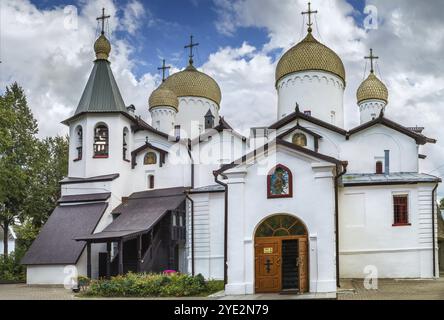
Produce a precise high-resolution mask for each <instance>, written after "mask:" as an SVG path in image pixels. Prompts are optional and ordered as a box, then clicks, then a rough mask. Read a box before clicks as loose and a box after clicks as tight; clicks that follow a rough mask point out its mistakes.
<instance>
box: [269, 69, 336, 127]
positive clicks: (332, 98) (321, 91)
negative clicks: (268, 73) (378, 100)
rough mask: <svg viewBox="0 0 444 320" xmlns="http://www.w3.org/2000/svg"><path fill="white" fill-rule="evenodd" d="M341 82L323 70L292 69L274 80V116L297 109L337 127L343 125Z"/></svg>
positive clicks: (283, 115) (281, 116)
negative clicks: (276, 92)
mask: <svg viewBox="0 0 444 320" xmlns="http://www.w3.org/2000/svg"><path fill="white" fill-rule="evenodd" d="M344 87H345V85H344V82H343V80H342V79H341V78H339V77H338V76H336V75H333V74H331V73H328V72H323V71H304V72H295V73H292V74H290V75H287V76H285V77H284V78H282V79H281V80H279V82H278V83H277V91H278V120H280V119H282V118H283V117H285V116H286V115H289V114H291V113H292V112H294V110H295V107H296V103H298V104H299V109H300V110H301V111H302V112H303V111H308V110H309V111H311V115H312V116H314V117H316V118H318V119H321V120H323V121H325V122H328V123H331V124H333V125H336V126H338V127H341V128H343V127H344V107H343V100H344Z"/></svg>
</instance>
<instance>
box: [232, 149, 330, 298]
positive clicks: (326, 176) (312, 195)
mask: <svg viewBox="0 0 444 320" xmlns="http://www.w3.org/2000/svg"><path fill="white" fill-rule="evenodd" d="M270 154H271V153H270ZM277 163H279V164H283V165H285V166H286V167H288V168H289V169H290V170H291V172H292V174H293V192H294V196H293V198H280V199H267V177H266V173H268V170H265V171H264V172H266V173H265V174H264V173H262V174H261V173H259V174H258V171H257V169H258V167H259V165H258V164H253V165H251V166H240V167H238V168H235V169H231V170H229V171H227V172H226V173H225V174H226V175H227V176H228V180H227V181H225V182H227V183H228V185H229V196H228V199H229V220H228V232H229V235H228V285H227V286H226V292H227V293H228V294H251V293H254V279H255V270H254V233H255V230H256V228H257V226H258V225H259V224H260V223H261V222H262V221H263V220H264V219H266V218H267V217H269V216H272V215H275V214H289V215H293V216H295V217H297V218H298V219H300V220H301V221H302V222H303V223H304V224H305V225H306V226H307V229H308V233H309V287H310V292H335V291H336V266H335V231H334V230H335V228H334V212H335V204H334V182H333V180H334V179H333V168H334V165H333V164H330V163H325V162H321V161H319V160H317V159H313V158H307V157H306V156H303V155H301V154H298V153H295V152H293V151H289V150H288V149H285V148H283V147H280V146H278V151H277V153H276V163H275V164H277ZM273 166H274V164H273V165H271V167H273ZM271 167H270V168H269V169H271Z"/></svg>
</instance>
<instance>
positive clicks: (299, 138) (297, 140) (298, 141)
mask: <svg viewBox="0 0 444 320" xmlns="http://www.w3.org/2000/svg"><path fill="white" fill-rule="evenodd" d="M292 141H293V144H295V145H297V146H299V147H306V146H307V136H306V135H305V134H303V133H296V134H294V135H293V139H292Z"/></svg>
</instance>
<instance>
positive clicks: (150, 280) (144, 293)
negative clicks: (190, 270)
mask: <svg viewBox="0 0 444 320" xmlns="http://www.w3.org/2000/svg"><path fill="white" fill-rule="evenodd" d="M223 288H224V285H223V281H215V280H210V281H205V279H204V277H203V276H202V275H197V276H194V277H193V276H190V275H186V274H178V273H176V274H171V275H166V274H135V273H128V274H127V275H124V276H117V277H113V278H111V279H110V280H92V281H91V283H90V284H89V286H88V287H87V288H86V289H85V290H84V292H83V293H82V295H83V296H90V297H190V296H207V295H210V294H212V293H215V292H218V291H221V290H223Z"/></svg>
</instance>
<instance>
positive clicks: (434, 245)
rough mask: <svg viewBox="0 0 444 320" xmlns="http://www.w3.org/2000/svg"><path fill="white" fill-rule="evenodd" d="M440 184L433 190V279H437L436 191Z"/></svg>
mask: <svg viewBox="0 0 444 320" xmlns="http://www.w3.org/2000/svg"><path fill="white" fill-rule="evenodd" d="M438 186H439V184H436V186H435V188H433V191H432V243H433V245H432V249H433V253H432V256H433V277H434V278H435V277H436V244H435V241H436V235H435V215H436V214H435V211H436V203H435V202H436V200H435V193H436V190H437V189H438Z"/></svg>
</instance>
